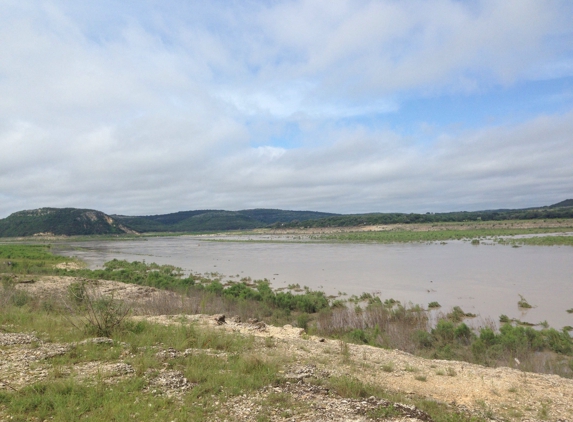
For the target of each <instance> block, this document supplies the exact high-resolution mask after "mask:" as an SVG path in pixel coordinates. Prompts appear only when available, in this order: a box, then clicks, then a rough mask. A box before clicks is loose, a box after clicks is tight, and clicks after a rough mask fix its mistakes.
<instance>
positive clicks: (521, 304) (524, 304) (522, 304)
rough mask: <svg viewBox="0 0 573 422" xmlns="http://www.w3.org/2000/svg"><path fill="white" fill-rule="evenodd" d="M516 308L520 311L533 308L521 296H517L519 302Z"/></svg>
mask: <svg viewBox="0 0 573 422" xmlns="http://www.w3.org/2000/svg"><path fill="white" fill-rule="evenodd" d="M517 307H518V308H521V309H530V308H533V306H531V305H530V304H529V302H528V301H527V300H526V299H525V298H524V297H523V296H522V295H519V301H518V302H517Z"/></svg>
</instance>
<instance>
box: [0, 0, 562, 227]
mask: <svg viewBox="0 0 573 422" xmlns="http://www.w3.org/2000/svg"><path fill="white" fill-rule="evenodd" d="M567 198H573V2H571V1H569V0H563V1H558V0H545V1H538V0H504V1H498V0H467V1H461V0H456V1H454V0H410V1H397V0H378V1H374V0H373V1H370V0H348V1H346V0H312V1H311V0H288V1H283V0H266V1H263V0H261V1H253V0H241V1H239V0H236V1H235V0H204V1H199V0H197V1H193V0H191V1H190V0H161V1H153V0H97V1H91V2H78V1H75V0H67V1H66V0H61V1H58V0H38V1H34V0H2V1H0V218H3V217H6V216H8V215H9V214H10V213H12V212H15V211H19V210H23V209H35V208H40V207H76V208H91V209H97V210H101V211H104V212H106V213H109V214H125V215H150V214H163V213H169V212H176V211H182V210H194V209H226V210H240V209H251V208H281V209H292V210H315V211H325V212H336V213H364V212H441V211H459V210H468V211H471V210H483V209H497V208H524V207H534V206H541V205H550V204H553V203H556V202H559V201H562V200H564V199H567Z"/></svg>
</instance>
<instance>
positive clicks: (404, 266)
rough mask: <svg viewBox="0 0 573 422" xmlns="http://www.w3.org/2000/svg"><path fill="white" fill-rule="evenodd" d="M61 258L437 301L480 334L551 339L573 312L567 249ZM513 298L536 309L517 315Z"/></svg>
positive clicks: (168, 241)
mask: <svg viewBox="0 0 573 422" xmlns="http://www.w3.org/2000/svg"><path fill="white" fill-rule="evenodd" d="M251 238H253V237H251ZM219 239H221V237H219ZM223 239H227V240H228V239H230V237H227V238H225V237H223ZM59 253H61V254H63V255H67V256H77V257H79V258H81V259H83V260H85V261H86V262H87V263H88V265H89V267H90V268H92V269H95V268H100V267H101V266H102V265H103V263H104V262H106V261H109V260H111V259H113V258H117V259H126V260H129V261H143V260H145V261H146V262H156V263H158V264H172V265H176V266H179V267H181V268H183V269H184V270H185V271H189V272H199V273H210V272H216V273H220V274H222V275H224V276H227V277H230V276H232V278H229V279H232V280H238V279H239V278H240V277H247V276H248V277H251V278H252V279H253V280H255V279H263V278H267V279H269V280H270V281H271V284H272V286H273V287H275V288H281V287H286V286H287V285H289V284H300V286H308V287H310V288H312V289H320V290H323V291H325V292H326V293H327V294H333V295H337V294H338V293H339V292H344V293H346V294H347V295H352V294H356V295H360V294H361V293H363V292H367V293H373V294H378V295H379V296H380V297H381V299H382V300H385V299H389V298H393V299H397V300H400V301H402V302H403V303H408V302H412V303H415V304H421V305H423V306H427V305H428V303H429V302H433V301H436V302H438V303H440V304H441V305H442V310H443V311H448V310H449V309H451V307H452V306H456V305H458V306H460V307H461V308H462V309H463V310H464V311H466V312H471V313H475V314H478V318H476V320H474V324H478V325H479V324H483V323H484V322H485V321H487V320H493V321H497V320H498V319H499V316H500V315H501V314H505V315H508V316H509V317H510V318H518V319H520V320H522V321H527V322H530V323H534V324H536V323H539V322H541V321H547V322H548V323H549V324H550V325H551V326H552V327H555V328H558V329H560V328H561V327H563V326H567V325H568V326H573V314H569V313H567V312H566V310H567V309H571V308H573V248H572V247H567V246H561V247H559V246H551V247H541V246H523V247H520V248H513V247H511V246H504V245H497V244H480V245H478V246H475V245H471V244H470V243H469V242H463V241H448V242H447V243H446V244H439V243H431V244H423V243H404V244H349V243H345V244H333V243H310V242H302V243H301V242H282V243H266V242H256V243H255V242H216V241H215V242H214V241H209V240H205V237H201V236H179V237H157V238H147V239H146V240H133V241H88V242H78V243H72V242H70V243H67V244H64V245H60V250H59ZM520 294H521V295H523V297H525V298H526V299H527V301H528V302H529V303H530V304H531V305H533V306H534V308H532V309H530V310H528V311H521V310H520V309H518V307H517V302H518V301H519V295H520ZM343 297H344V296H343Z"/></svg>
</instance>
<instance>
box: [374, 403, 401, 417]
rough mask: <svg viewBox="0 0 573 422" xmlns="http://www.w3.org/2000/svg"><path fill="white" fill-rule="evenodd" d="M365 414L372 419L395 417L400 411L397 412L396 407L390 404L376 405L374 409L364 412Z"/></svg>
mask: <svg viewBox="0 0 573 422" xmlns="http://www.w3.org/2000/svg"><path fill="white" fill-rule="evenodd" d="M366 416H368V418H370V419H374V420H379V419H383V420H386V419H395V418H396V417H398V416H400V412H398V411H397V410H396V408H395V407H394V406H392V405H389V406H378V407H377V408H376V409H374V410H370V411H368V412H367V413H366Z"/></svg>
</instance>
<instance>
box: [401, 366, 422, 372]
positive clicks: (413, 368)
mask: <svg viewBox="0 0 573 422" xmlns="http://www.w3.org/2000/svg"><path fill="white" fill-rule="evenodd" d="M404 371H406V372H418V371H419V369H418V368H415V367H413V366H411V365H406V366H405V367H404Z"/></svg>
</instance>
